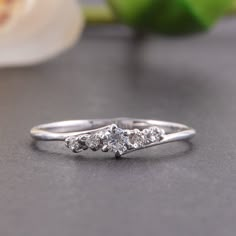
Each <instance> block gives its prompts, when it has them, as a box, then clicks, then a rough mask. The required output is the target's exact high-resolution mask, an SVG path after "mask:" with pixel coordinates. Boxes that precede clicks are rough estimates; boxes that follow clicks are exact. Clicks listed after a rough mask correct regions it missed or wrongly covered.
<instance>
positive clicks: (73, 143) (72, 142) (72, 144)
mask: <svg viewBox="0 0 236 236" xmlns="http://www.w3.org/2000/svg"><path fill="white" fill-rule="evenodd" d="M65 144H66V147H68V148H69V149H71V150H72V151H73V152H76V153H77V152H80V151H81V150H82V149H81V145H80V144H79V143H78V141H77V140H76V137H75V136H71V137H67V138H66V140H65Z"/></svg>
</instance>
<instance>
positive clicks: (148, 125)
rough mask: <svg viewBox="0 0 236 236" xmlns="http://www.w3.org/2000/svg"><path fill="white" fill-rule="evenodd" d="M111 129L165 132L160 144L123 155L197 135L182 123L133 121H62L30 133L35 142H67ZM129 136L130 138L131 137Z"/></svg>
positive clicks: (127, 119) (44, 125) (161, 133)
mask: <svg viewBox="0 0 236 236" xmlns="http://www.w3.org/2000/svg"><path fill="white" fill-rule="evenodd" d="M111 125H116V126H117V127H119V129H121V130H122V132H123V131H124V130H139V131H142V130H143V132H144V131H145V130H148V129H152V127H158V128H160V129H161V130H162V131H156V135H159V137H160V138H159V139H158V140H155V141H153V142H150V143H146V144H144V145H140V146H139V147H137V148H130V150H125V152H124V153H127V152H128V151H134V150H137V149H141V148H146V147H150V146H154V145H160V144H164V143H169V142H174V141H180V140H186V139H190V138H192V137H193V136H194V135H195V134H196V131H195V130H194V129H192V128H190V127H188V126H186V125H183V124H179V123H172V122H166V121H159V120H145V119H131V118H116V119H94V120H71V121H60V122H54V123H49V124H42V125H39V126H35V127H33V128H32V129H31V132H30V133H31V135H32V137H33V138H34V139H36V140H41V141H65V140H66V139H67V138H68V137H81V136H83V135H91V134H93V136H94V134H98V133H99V132H100V133H101V131H103V132H104V130H107V129H108V128H109V127H110V126H111ZM148 132H149V133H148ZM150 132H151V131H146V133H147V135H149V136H150ZM152 132H153V130H152ZM136 133H137V132H136ZM130 135H131V134H129V136H130ZM137 135H138V138H139V137H141V133H140V134H136V137H135V138H136V139H135V140H137ZM143 136H144V133H142V137H143ZM132 138H133V136H132ZM122 140H124V139H122ZM108 141H109V140H108ZM108 141H107V142H108ZM134 142H136V141H134ZM134 142H133V143H134ZM136 146H137V145H136ZM122 154H123V153H122Z"/></svg>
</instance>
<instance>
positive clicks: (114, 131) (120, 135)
mask: <svg viewBox="0 0 236 236" xmlns="http://www.w3.org/2000/svg"><path fill="white" fill-rule="evenodd" d="M127 143H128V136H127V134H126V132H125V131H124V130H123V129H121V128H118V127H117V126H116V125H112V127H111V132H110V135H109V138H108V141H107V147H108V149H109V150H111V151H112V152H114V153H115V155H116V157H120V156H121V155H122V154H124V153H125V152H126V151H127Z"/></svg>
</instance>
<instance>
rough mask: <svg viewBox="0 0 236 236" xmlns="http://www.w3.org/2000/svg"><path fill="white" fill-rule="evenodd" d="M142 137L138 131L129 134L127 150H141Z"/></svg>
mask: <svg viewBox="0 0 236 236" xmlns="http://www.w3.org/2000/svg"><path fill="white" fill-rule="evenodd" d="M144 141H145V140H144V135H143V133H142V132H141V131H140V130H138V129H135V130H133V131H131V132H130V134H129V145H128V147H129V149H132V148H134V149H137V148H141V147H142V146H143V145H144Z"/></svg>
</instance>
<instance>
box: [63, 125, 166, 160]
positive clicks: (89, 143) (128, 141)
mask: <svg viewBox="0 0 236 236" xmlns="http://www.w3.org/2000/svg"><path fill="white" fill-rule="evenodd" d="M163 135H164V131H163V130H162V129H160V128H158V127H156V126H154V127H150V128H146V129H143V130H142V131H141V130H139V129H133V130H128V129H121V128H119V127H118V126H117V125H116V124H112V125H110V126H109V127H105V128H104V129H101V130H99V131H94V132H90V133H87V134H81V135H78V136H70V137H67V138H66V139H65V144H66V147H68V148H69V149H71V150H72V151H73V152H75V153H78V152H80V151H82V150H86V149H90V150H92V151H98V150H101V151H102V152H108V151H111V152H113V153H114V154H115V156H116V157H120V156H122V155H123V154H125V153H127V152H128V151H132V150H138V149H141V148H144V147H145V146H147V145H150V144H152V143H155V142H159V141H160V140H161V138H162V136H163Z"/></svg>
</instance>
